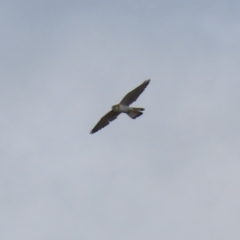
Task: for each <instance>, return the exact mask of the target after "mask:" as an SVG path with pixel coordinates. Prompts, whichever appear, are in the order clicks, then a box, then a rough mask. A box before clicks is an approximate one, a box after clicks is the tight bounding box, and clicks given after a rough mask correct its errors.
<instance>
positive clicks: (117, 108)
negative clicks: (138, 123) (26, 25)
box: [90, 79, 150, 134]
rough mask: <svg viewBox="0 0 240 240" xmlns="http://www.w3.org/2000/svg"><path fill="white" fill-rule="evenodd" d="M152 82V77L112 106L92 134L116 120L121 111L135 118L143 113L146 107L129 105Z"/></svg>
mask: <svg viewBox="0 0 240 240" xmlns="http://www.w3.org/2000/svg"><path fill="white" fill-rule="evenodd" d="M149 83H150V79H148V80H145V81H144V82H143V83H142V84H141V85H139V86H138V87H136V88H135V89H133V90H132V91H131V92H129V93H128V94H126V96H125V97H124V98H123V99H122V101H121V102H120V103H119V104H117V105H113V106H112V110H111V111H110V112H108V113H107V114H106V115H104V116H103V117H102V118H101V119H100V120H99V122H98V123H97V124H96V126H95V127H94V128H93V129H92V131H91V132H90V133H91V134H93V133H95V132H97V131H98V130H100V129H102V128H104V127H106V126H107V125H108V124H109V123H110V122H112V121H113V120H115V119H116V118H117V117H118V115H119V114H120V113H126V114H127V115H128V116H129V117H130V118H132V119H135V118H137V117H139V116H141V115H142V114H143V112H142V111H144V108H135V107H129V105H130V104H132V103H133V102H135V101H136V100H137V99H138V97H139V96H140V94H141V93H142V92H143V91H144V89H145V88H146V87H147V85H148V84H149Z"/></svg>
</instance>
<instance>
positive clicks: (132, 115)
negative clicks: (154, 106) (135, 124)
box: [127, 108, 144, 119]
mask: <svg viewBox="0 0 240 240" xmlns="http://www.w3.org/2000/svg"><path fill="white" fill-rule="evenodd" d="M141 111H144V108H132V110H130V111H128V112H127V115H128V116H129V117H130V118H132V119H135V118H137V117H140V116H141V115H142V114H143V112H141Z"/></svg>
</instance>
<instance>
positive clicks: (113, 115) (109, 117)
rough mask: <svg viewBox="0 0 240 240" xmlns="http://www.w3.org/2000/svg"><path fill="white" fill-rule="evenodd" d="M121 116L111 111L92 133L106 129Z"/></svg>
mask: <svg viewBox="0 0 240 240" xmlns="http://www.w3.org/2000/svg"><path fill="white" fill-rule="evenodd" d="M119 114H120V112H115V111H113V110H111V111H110V112H108V113H107V114H106V115H104V116H103V117H102V118H101V119H100V120H99V122H98V123H97V124H96V126H95V127H94V128H93V129H92V131H91V132H90V133H91V134H93V133H95V132H97V131H98V130H100V129H102V128H104V127H106V126H107V125H108V124H109V123H110V122H112V121H113V120H115V119H116V118H117V116H118V115H119Z"/></svg>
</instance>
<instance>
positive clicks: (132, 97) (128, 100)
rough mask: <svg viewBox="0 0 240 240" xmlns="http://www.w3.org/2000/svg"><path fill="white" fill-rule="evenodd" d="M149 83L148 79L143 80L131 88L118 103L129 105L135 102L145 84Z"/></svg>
mask: <svg viewBox="0 0 240 240" xmlns="http://www.w3.org/2000/svg"><path fill="white" fill-rule="evenodd" d="M149 83H150V79H148V80H145V81H144V82H143V83H142V84H141V85H139V86H138V87H136V88H135V89H133V90H132V91H131V92H129V93H128V94H127V95H126V96H125V97H124V98H123V99H122V101H121V102H120V104H123V105H130V104H132V103H133V102H135V101H136V100H137V99H138V97H139V96H140V94H141V93H142V92H143V91H144V89H145V88H146V87H147V85H148V84H149Z"/></svg>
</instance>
